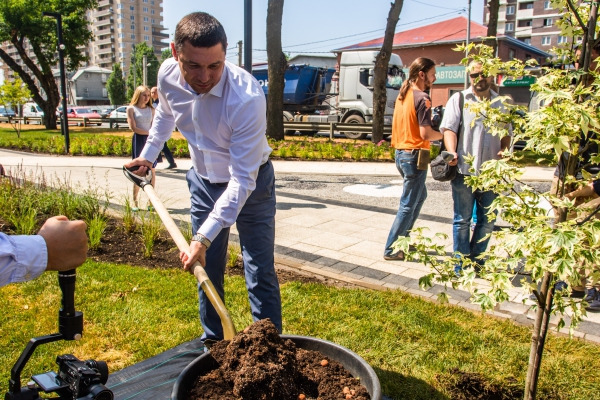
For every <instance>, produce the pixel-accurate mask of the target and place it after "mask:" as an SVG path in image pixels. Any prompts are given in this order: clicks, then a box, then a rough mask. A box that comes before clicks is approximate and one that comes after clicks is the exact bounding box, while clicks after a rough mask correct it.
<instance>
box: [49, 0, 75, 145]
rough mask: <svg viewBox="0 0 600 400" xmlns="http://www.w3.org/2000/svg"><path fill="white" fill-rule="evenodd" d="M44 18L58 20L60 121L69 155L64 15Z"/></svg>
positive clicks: (56, 14) (55, 14)
mask: <svg viewBox="0 0 600 400" xmlns="http://www.w3.org/2000/svg"><path fill="white" fill-rule="evenodd" d="M42 16H43V17H52V18H54V19H56V36H57V39H58V61H59V63H58V67H59V69H60V97H61V100H62V114H61V119H60V128H61V132H62V134H63V135H64V137H65V151H66V153H67V154H69V149H70V147H71V141H70V139H69V118H68V116H67V83H66V74H65V44H64V43H63V30H62V15H61V14H59V13H55V12H46V11H44V12H42Z"/></svg>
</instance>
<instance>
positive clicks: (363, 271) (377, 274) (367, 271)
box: [350, 266, 389, 280]
mask: <svg viewBox="0 0 600 400" xmlns="http://www.w3.org/2000/svg"><path fill="white" fill-rule="evenodd" d="M350 272H352V273H353V274H358V275H361V276H364V277H367V278H372V279H378V280H381V279H383V278H385V277H386V276H388V275H389V274H388V273H387V272H381V271H377V270H376V269H371V268H368V267H360V266H359V267H356V268H354V269H353V270H351V271H350Z"/></svg>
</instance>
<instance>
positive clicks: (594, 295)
mask: <svg viewBox="0 0 600 400" xmlns="http://www.w3.org/2000/svg"><path fill="white" fill-rule="evenodd" d="M597 297H598V291H597V290H596V288H591V289H588V290H587V295H586V296H585V297H584V298H583V300H585V301H586V302H587V303H591V302H593V301H594V299H595V298H597Z"/></svg>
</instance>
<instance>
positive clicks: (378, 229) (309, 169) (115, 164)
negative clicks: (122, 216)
mask: <svg viewBox="0 0 600 400" xmlns="http://www.w3.org/2000/svg"><path fill="white" fill-rule="evenodd" d="M127 160H128V159H126V158H117V157H66V156H46V155H39V154H31V153H20V152H13V151H7V150H0V163H2V164H3V165H4V166H5V168H15V167H17V166H18V165H22V166H23V168H25V169H27V170H31V169H35V168H37V169H38V171H43V172H44V173H45V175H46V177H55V178H56V177H58V178H60V179H63V180H64V179H67V178H68V179H70V180H71V181H72V182H73V183H76V182H80V183H81V184H82V185H83V186H84V187H85V186H86V185H87V182H88V180H89V177H90V176H93V177H94V179H95V180H96V182H97V185H98V186H99V187H101V188H106V190H110V192H111V193H112V196H113V197H112V201H113V202H114V203H116V204H123V200H124V198H125V196H127V195H130V193H131V190H132V184H131V183H130V182H129V181H127V180H126V179H125V177H124V176H123V174H122V171H121V167H122V165H123V163H124V162H126V161H127ZM177 164H178V169H176V170H161V169H160V166H159V169H158V170H157V171H158V172H157V174H158V178H157V192H158V193H159V195H160V196H161V197H162V199H163V202H164V203H165V205H166V206H167V208H168V209H169V211H170V212H171V213H172V214H173V216H174V218H175V219H177V218H181V219H189V214H188V213H189V207H190V201H189V193H188V189H187V185H186V182H185V173H186V172H187V170H188V169H189V168H190V167H191V161H190V160H177ZM273 164H274V166H275V171H276V172H277V173H278V174H284V173H290V174H309V175H311V174H328V175H345V176H353V175H354V176H356V175H371V176H390V177H394V178H398V177H399V174H398V172H397V170H396V167H395V165H394V164H392V163H363V162H355V163H352V162H304V161H302V162H301V161H298V162H296V161H274V162H273ZM552 174H553V169H552V168H537V167H533V168H526V170H525V174H524V176H523V180H529V181H548V180H551V179H552ZM277 203H278V206H277V216H276V220H277V223H276V226H277V228H276V238H275V244H276V246H275V252H276V261H277V263H280V264H283V265H286V266H288V267H293V268H297V269H300V270H303V271H306V272H309V273H313V274H318V275H321V276H326V277H329V278H331V279H334V280H340V281H345V282H349V283H353V284H356V285H359V286H363V287H367V288H371V289H376V290H386V289H400V290H403V291H407V292H410V293H412V294H414V295H417V296H420V297H422V298H425V299H430V300H432V301H434V300H435V299H436V295H437V294H438V293H439V292H440V291H442V290H443V288H442V287H440V286H438V285H435V286H434V287H433V288H430V289H429V290H427V291H423V290H421V289H420V288H419V285H418V280H419V278H420V277H421V276H423V275H425V274H426V273H428V272H430V271H429V268H427V267H425V266H423V265H422V264H418V263H415V262H403V261H400V262H399V261H384V260H383V257H382V253H383V248H384V245H385V241H386V239H387V234H388V229H389V227H390V226H391V225H392V222H393V220H394V217H395V214H396V210H392V209H388V208H383V207H377V206H365V205H360V204H356V203H349V202H343V201H339V200H328V199H322V198H317V197H311V196H307V195H302V194H294V193H287V192H286V193H281V192H280V193H278V195H277ZM450 204H451V203H450ZM449 207H451V205H449ZM450 215H451V211H450ZM417 226H426V227H428V228H429V230H430V231H431V232H443V233H446V234H447V235H448V236H449V239H448V240H447V242H446V243H445V244H446V245H447V249H448V250H449V251H451V250H452V246H451V240H452V239H451V237H452V226H451V222H449V220H448V218H440V217H435V216H433V215H429V214H428V213H427V210H426V209H423V210H422V212H421V218H420V219H419V220H418V221H417ZM236 233H237V232H236V230H235V226H234V227H233V229H232V238H233V239H234V240H235V239H236V238H237V235H236ZM480 282H481V283H483V282H484V281H480ZM449 296H450V302H451V303H453V304H456V305H458V306H461V307H464V308H466V309H469V310H473V311H474V312H478V311H479V307H478V306H474V305H472V304H471V303H470V302H469V301H468V299H469V294H468V293H467V292H465V291H461V290H451V289H450V291H449ZM522 300H523V296H522V294H521V292H520V290H518V289H513V290H511V291H510V301H508V302H505V303H504V304H502V305H499V306H498V307H497V308H496V309H495V310H494V311H492V312H490V314H491V315H493V316H495V317H498V318H510V319H512V320H514V321H515V322H517V323H519V324H524V325H532V323H533V318H534V314H533V311H532V310H531V306H532V305H533V302H531V301H529V300H527V302H526V304H523V303H522ZM556 321H557V319H556V318H553V319H552V320H551V323H556ZM562 333H568V331H567V330H563V331H562ZM575 336H577V337H579V338H585V339H587V340H590V341H594V342H597V343H600V315H599V314H591V313H590V315H589V316H588V317H587V318H586V320H585V321H584V322H583V323H582V324H581V325H580V327H579V328H578V331H577V332H576V333H575Z"/></svg>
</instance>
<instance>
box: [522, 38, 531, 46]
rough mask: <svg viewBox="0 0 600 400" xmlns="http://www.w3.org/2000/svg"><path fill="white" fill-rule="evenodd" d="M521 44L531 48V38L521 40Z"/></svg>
mask: <svg viewBox="0 0 600 400" xmlns="http://www.w3.org/2000/svg"><path fill="white" fill-rule="evenodd" d="M523 42H524V43H525V44H528V45H530V46H531V38H523Z"/></svg>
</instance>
